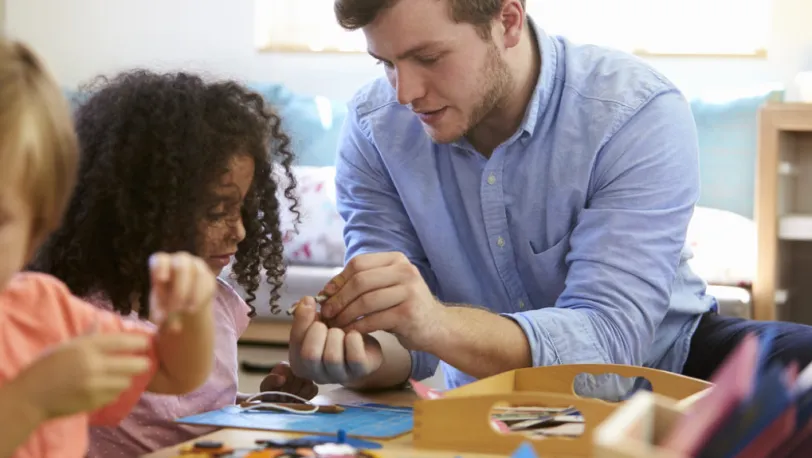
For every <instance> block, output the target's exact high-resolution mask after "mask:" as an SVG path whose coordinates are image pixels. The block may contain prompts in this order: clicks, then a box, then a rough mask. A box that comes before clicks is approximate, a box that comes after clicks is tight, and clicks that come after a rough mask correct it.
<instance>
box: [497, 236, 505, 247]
mask: <svg viewBox="0 0 812 458" xmlns="http://www.w3.org/2000/svg"><path fill="white" fill-rule="evenodd" d="M496 244H497V245H499V248H502V247H503V246H505V239H503V238H502V237H499V238H498V239H496Z"/></svg>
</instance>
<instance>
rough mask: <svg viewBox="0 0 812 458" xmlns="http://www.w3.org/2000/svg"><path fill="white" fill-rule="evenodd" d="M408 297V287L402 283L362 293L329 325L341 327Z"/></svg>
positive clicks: (394, 304) (383, 309) (397, 303)
mask: <svg viewBox="0 0 812 458" xmlns="http://www.w3.org/2000/svg"><path fill="white" fill-rule="evenodd" d="M408 298H409V290H408V287H407V286H406V285H403V284H396V285H394V286H390V287H388V288H384V289H378V290H375V291H370V292H367V293H364V294H362V295H361V296H359V297H358V298H357V299H356V300H354V301H352V302H351V303H349V304H347V306H346V307H344V309H343V310H341V311H340V312H339V313H338V314H337V315H336V316H335V317H334V318H333V319H332V320H330V325H332V326H335V327H339V328H343V327H345V326H348V325H349V324H350V323H353V322H354V321H356V320H357V319H358V318H359V317H362V316H366V315H371V314H373V313H378V312H383V311H385V310H387V309H389V308H391V307H395V306H396V305H399V304H401V303H402V302H404V301H406V300H407V299H408Z"/></svg>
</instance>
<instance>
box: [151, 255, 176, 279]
mask: <svg viewBox="0 0 812 458" xmlns="http://www.w3.org/2000/svg"><path fill="white" fill-rule="evenodd" d="M171 269H172V258H171V257H170V256H169V255H168V254H166V253H155V254H153V255H152V256H150V258H149V270H150V274H151V277H152V285H153V286H156V285H157V284H161V283H166V282H168V281H169V278H170V274H171Z"/></svg>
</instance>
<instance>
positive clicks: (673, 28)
mask: <svg viewBox="0 0 812 458" xmlns="http://www.w3.org/2000/svg"><path fill="white" fill-rule="evenodd" d="M255 3H256V10H255V12H256V20H255V35H256V44H257V47H259V48H265V49H276V50H291V51H311V52H320V51H331V52H336V51H344V52H364V51H365V50H366V44H365V42H364V36H363V34H362V33H361V32H360V31H357V32H347V31H345V30H343V29H341V27H339V26H338V25H337V24H336V21H335V16H334V14H333V0H295V1H291V0H255ZM527 11H528V13H529V14H530V15H531V16H532V17H533V19H534V20H535V21H536V22H538V23H539V24H540V25H541V26H542V27H543V28H544V29H545V30H546V31H547V32H548V33H550V34H557V35H564V36H566V37H567V38H569V39H570V40H572V41H575V42H580V43H593V44H599V45H604V46H611V47H614V48H619V49H623V50H626V51H630V52H646V53H650V54H744V55H747V54H754V53H756V52H759V51H762V50H764V49H766V47H767V43H768V39H769V33H770V30H769V27H770V23H771V19H770V12H771V0H527Z"/></svg>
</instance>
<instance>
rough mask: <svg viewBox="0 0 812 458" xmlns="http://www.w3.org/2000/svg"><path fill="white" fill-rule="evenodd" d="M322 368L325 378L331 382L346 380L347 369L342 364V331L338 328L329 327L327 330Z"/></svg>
mask: <svg viewBox="0 0 812 458" xmlns="http://www.w3.org/2000/svg"><path fill="white" fill-rule="evenodd" d="M322 360H323V361H324V370H325V372H327V378H328V379H330V381H332V382H333V383H342V382H346V381H347V379H348V376H347V369H346V367H345V365H344V331H342V330H341V329H339V328H330V330H328V331H327V341H326V343H325V344H324V354H323V355H322Z"/></svg>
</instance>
